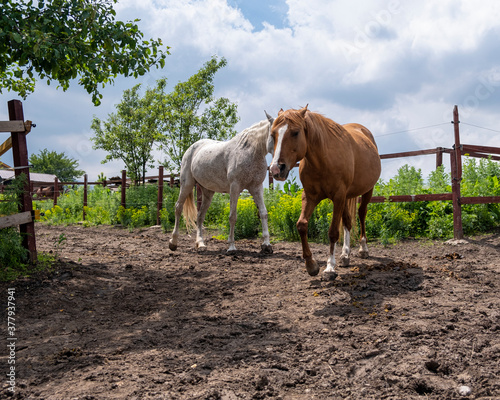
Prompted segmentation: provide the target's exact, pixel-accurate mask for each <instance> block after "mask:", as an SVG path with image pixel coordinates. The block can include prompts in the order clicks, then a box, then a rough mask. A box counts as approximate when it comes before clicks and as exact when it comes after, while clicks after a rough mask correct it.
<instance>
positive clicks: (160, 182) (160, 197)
mask: <svg viewBox="0 0 500 400" xmlns="http://www.w3.org/2000/svg"><path fill="white" fill-rule="evenodd" d="M162 205H163V165H160V166H159V167H158V208H157V210H156V225H160V222H161V221H160V211H161V209H162Z"/></svg>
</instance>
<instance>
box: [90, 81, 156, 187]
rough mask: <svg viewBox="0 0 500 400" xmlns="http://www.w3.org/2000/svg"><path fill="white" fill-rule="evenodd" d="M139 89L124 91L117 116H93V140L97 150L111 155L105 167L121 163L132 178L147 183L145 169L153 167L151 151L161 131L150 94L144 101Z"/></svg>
mask: <svg viewBox="0 0 500 400" xmlns="http://www.w3.org/2000/svg"><path fill="white" fill-rule="evenodd" d="M140 88H141V85H140V84H139V85H135V86H134V87H133V88H132V89H128V90H125V91H124V92H123V99H122V101H121V102H120V103H119V104H117V105H116V110H117V111H116V113H113V114H109V115H108V120H107V121H104V122H102V121H101V120H100V119H99V118H95V117H94V119H93V121H92V124H91V128H92V130H93V131H94V132H95V136H94V137H93V138H91V140H92V142H93V143H94V146H93V147H94V149H102V150H105V151H107V152H108V153H109V154H107V155H106V158H105V159H104V160H103V161H102V163H103V164H104V163H106V162H108V161H111V160H122V161H123V162H124V163H125V167H126V169H127V173H128V175H129V177H130V178H131V179H133V180H134V181H136V182H137V181H141V180H142V182H143V183H144V177H145V175H146V168H147V167H150V168H152V167H153V161H154V160H153V156H152V150H153V145H154V143H155V140H156V138H157V137H158V131H157V129H156V123H155V119H154V115H153V114H152V113H151V102H152V94H151V91H150V90H148V91H147V92H146V95H145V96H144V97H142V98H141V97H140V96H139V90H140Z"/></svg>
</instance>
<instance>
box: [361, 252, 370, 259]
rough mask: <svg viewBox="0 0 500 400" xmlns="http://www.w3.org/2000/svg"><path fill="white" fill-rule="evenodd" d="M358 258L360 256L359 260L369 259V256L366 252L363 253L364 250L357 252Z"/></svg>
mask: <svg viewBox="0 0 500 400" xmlns="http://www.w3.org/2000/svg"><path fill="white" fill-rule="evenodd" d="M359 256H360V257H361V258H368V257H369V254H368V252H367V251H365V250H360V251H359Z"/></svg>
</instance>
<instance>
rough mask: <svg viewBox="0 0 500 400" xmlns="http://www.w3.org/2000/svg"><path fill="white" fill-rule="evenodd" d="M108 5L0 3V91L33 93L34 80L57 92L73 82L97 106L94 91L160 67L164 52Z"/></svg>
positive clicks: (61, 0) (64, 0)
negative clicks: (120, 77)
mask: <svg viewBox="0 0 500 400" xmlns="http://www.w3.org/2000/svg"><path fill="white" fill-rule="evenodd" d="M116 2H117V0H112V1H86V0H44V1H21V0H4V1H2V18H1V24H0V93H2V91H3V90H11V91H13V92H16V93H18V94H19V95H20V96H21V97H23V98H26V96H27V95H29V94H30V93H32V92H33V91H34V90H35V82H36V80H37V78H39V79H42V80H46V82H47V84H49V83H50V82H51V81H56V82H58V84H59V86H61V87H62V88H63V90H66V89H68V87H69V86H70V82H72V83H74V82H78V84H79V85H81V86H83V87H84V88H85V90H86V91H87V92H88V93H89V94H91V95H92V101H93V103H94V104H95V105H99V104H100V102H101V98H102V94H101V93H100V92H99V90H100V88H101V87H103V86H104V85H105V84H108V83H113V80H114V79H115V78H116V77H117V76H118V75H123V76H134V77H135V78H137V77H139V76H141V75H144V74H145V73H146V72H148V71H149V70H150V69H151V68H152V67H153V66H156V67H157V68H163V66H164V65H165V58H166V56H167V54H169V53H168V48H165V49H162V47H163V46H162V43H161V40H159V39H158V40H154V39H150V40H147V41H146V40H143V36H144V35H143V33H142V32H141V31H140V30H139V28H138V26H137V25H136V24H135V22H137V21H138V20H135V21H133V22H126V23H124V22H122V21H116V20H115V16H116V12H115V10H114V9H113V5H114V3H116Z"/></svg>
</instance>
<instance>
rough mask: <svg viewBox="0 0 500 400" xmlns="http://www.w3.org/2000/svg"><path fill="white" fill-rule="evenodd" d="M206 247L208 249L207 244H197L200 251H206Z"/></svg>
mask: <svg viewBox="0 0 500 400" xmlns="http://www.w3.org/2000/svg"><path fill="white" fill-rule="evenodd" d="M206 249H207V246H205V245H200V246H196V250H198V251H205V250H206Z"/></svg>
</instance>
